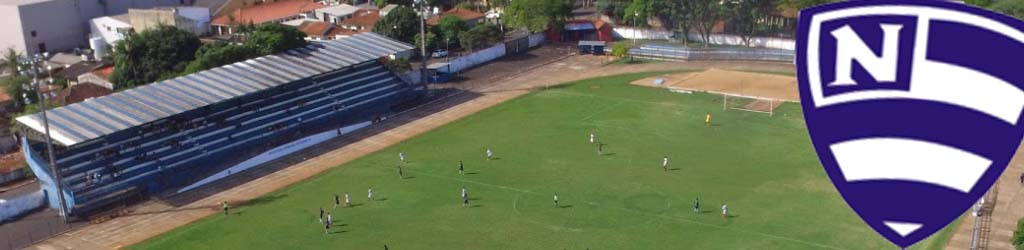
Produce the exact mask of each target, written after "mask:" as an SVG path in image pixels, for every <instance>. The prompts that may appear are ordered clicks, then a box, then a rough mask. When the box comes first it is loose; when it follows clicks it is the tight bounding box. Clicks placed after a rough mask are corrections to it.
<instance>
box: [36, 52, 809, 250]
mask: <svg viewBox="0 0 1024 250" xmlns="http://www.w3.org/2000/svg"><path fill="white" fill-rule="evenodd" d="M558 51H565V50H564V48H563V49H562V50H558V48H551V47H548V46H546V47H542V48H539V49H536V50H535V51H534V52H531V53H530V54H531V56H526V57H522V58H518V57H512V58H509V59H510V60H527V61H526V62H508V61H507V60H506V59H503V60H501V61H499V62H497V63H492V64H488V65H485V66H482V67H479V68H476V69H473V70H470V71H469V72H466V73H465V74H464V76H467V77H468V79H466V80H464V81H462V82H460V83H457V84H459V85H462V86H460V87H461V89H464V90H466V91H462V92H460V93H459V94H455V95H452V96H450V97H448V98H444V99H440V100H438V101H435V102H431V103H427V104H425V105H423V106H420V107H418V108H415V109H412V110H410V111H408V112H405V113H402V114H399V115H397V116H395V117H393V118H391V119H388V120H386V121H385V122H382V123H378V124H376V125H374V126H371V127H369V128H367V129H364V130H362V131H359V132H357V133H355V134H353V135H348V136H344V137H342V138H337V139H335V140H332V141H328V142H325V143H323V144H321V145H318V146H317V147H314V148H313V149H310V150H306V151H302V152H299V153H296V154H292V155H290V156H287V157H284V158H283V159H279V160H277V161H274V162H270V163H267V164H266V165H265V166H261V167H259V168H257V169H254V170H251V171H248V172H244V173H240V174H237V176H235V177H231V178H229V179H226V180H222V181H220V182H218V183H215V184H213V185H209V186H208V187H205V188H200V189H198V190H195V191H192V192H189V193H186V194H183V196H182V197H180V198H177V199H181V200H184V201H185V202H181V201H180V200H179V201H177V202H176V201H172V200H173V199H175V198H171V200H150V201H147V202H144V203H142V204H138V205H135V206H132V207H131V208H130V209H129V211H130V212H129V213H128V214H126V215H123V216H120V217H117V218H113V219H111V220H109V221H106V222H103V223H100V224H94V225H88V226H84V227H82V228H78V229H75V230H72V231H69V232H67V233H63V234H61V235H58V236H56V237H54V238H51V239H49V240H46V241H44V242H41V243H39V244H36V245H34V246H31V247H29V249H118V248H121V247H124V246H128V245H132V244H135V243H138V242H141V241H143V240H145V239H148V238H150V237H153V236H156V235H159V234H162V233H165V232H167V231H170V230H172V229H174V228H177V227H180V226H183V225H186V224H188V223H191V222H194V221H196V220H199V219H201V218H203V217H206V216H210V215H213V214H216V213H217V212H218V210H219V208H220V206H219V204H220V202H222V201H228V202H230V203H232V204H235V206H244V205H246V204H253V203H260V202H267V201H269V200H272V199H273V197H263V196H264V195H265V194H267V193H270V192H273V191H275V190H278V189H280V188H283V187H287V186H289V185H292V184H295V183H298V182H301V181H303V180H305V179H307V178H310V177H312V176H314V175H316V174H319V173H320V172H323V171H326V170H328V169H331V168H335V167H338V166H340V165H342V164H344V163H346V162H349V161H352V160H354V159H357V158H359V157H362V156H364V155H367V154H370V153H372V152H375V151H377V150H380V149H383V148H385V147H388V146H390V145H393V144H396V143H398V142H401V141H403V140H407V139H409V138H412V137H414V136H417V135H419V134H422V133H425V132H427V131H430V130H433V129H435V128H438V127H440V126H443V125H445V124H448V123H450V122H452V121H455V120H458V119H461V118H463V117H466V116H469V115H471V114H473V113H476V112H479V111H481V110H484V109H487V108H489V107H492V106H494V105H497V104H500V103H502V102H505V101H508V100H511V99H513V98H516V97H518V96H521V95H523V94H526V93H528V92H529V91H530V90H533V89H538V88H545V87H548V86H553V85H557V84H561V83H566V82H571V81H576V80H582V79H586V78H592V77H600V76H608V75H617V74H624V73H635V72H649V71H673V70H683V69H707V68H719V69H730V70H749V71H772V72H793V66H792V65H788V64H771V63H750V62H673V63H646V64H631V65H607V66H603V62H605V61H604V60H602V59H603V58H599V57H594V56H569V57H565V56H558V55H564V54H561V53H558ZM268 199H269V200H268Z"/></svg>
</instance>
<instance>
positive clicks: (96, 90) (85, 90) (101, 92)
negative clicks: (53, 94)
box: [57, 83, 113, 105]
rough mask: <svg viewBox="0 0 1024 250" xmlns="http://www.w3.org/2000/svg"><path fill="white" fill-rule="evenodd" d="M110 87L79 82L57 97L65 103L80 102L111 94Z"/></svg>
mask: <svg viewBox="0 0 1024 250" xmlns="http://www.w3.org/2000/svg"><path fill="white" fill-rule="evenodd" d="M111 92H113V91H111V90H110V89H107V88H104V87H100V86H98V85H96V84H92V83H79V84H76V85H74V86H71V87H70V88H68V89H67V90H64V91H61V93H60V95H58V96H57V99H59V100H61V101H63V102H64V105H68V104H72V103H79V102H82V101H85V100H86V99H89V98H94V97H100V96H105V95H109V94H110V93H111Z"/></svg>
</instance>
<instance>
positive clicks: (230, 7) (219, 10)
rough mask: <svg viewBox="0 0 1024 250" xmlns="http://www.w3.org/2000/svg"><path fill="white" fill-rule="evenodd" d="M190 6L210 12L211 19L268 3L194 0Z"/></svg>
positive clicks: (247, 0)
mask: <svg viewBox="0 0 1024 250" xmlns="http://www.w3.org/2000/svg"><path fill="white" fill-rule="evenodd" d="M194 1H195V3H193V4H192V6H195V7H203V8H207V9H209V10H210V16H211V17H215V18H216V17H220V16H223V15H227V14H229V13H231V12H234V11H235V10H238V9H241V8H245V7H251V6H256V5H260V4H263V3H265V2H268V0H194Z"/></svg>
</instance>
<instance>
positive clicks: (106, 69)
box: [92, 65, 114, 80]
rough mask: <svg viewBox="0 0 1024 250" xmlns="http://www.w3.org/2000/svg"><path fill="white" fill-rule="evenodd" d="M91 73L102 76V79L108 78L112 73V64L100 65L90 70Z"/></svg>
mask: <svg viewBox="0 0 1024 250" xmlns="http://www.w3.org/2000/svg"><path fill="white" fill-rule="evenodd" d="M92 74H93V75H96V76H99V77H102V78H103V79H107V80H110V75H111V74H114V65H107V66H103V67H100V68H98V69H96V70H93V71H92Z"/></svg>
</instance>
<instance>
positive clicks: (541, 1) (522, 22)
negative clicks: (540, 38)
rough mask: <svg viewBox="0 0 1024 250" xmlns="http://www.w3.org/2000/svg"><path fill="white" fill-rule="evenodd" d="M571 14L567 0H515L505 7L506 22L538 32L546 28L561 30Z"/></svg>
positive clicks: (570, 7) (509, 24)
mask: <svg viewBox="0 0 1024 250" xmlns="http://www.w3.org/2000/svg"><path fill="white" fill-rule="evenodd" d="M571 15H572V5H571V3H570V2H569V0H517V1H512V3H511V4H509V6H508V7H507V8H505V15H504V16H505V17H506V18H507V19H505V20H506V24H507V25H508V26H511V27H519V28H526V29H528V30H530V32H540V31H544V30H545V29H547V28H554V29H556V30H561V28H562V27H561V26H562V25H564V24H565V19H566V18H568V17H569V16H571Z"/></svg>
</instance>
